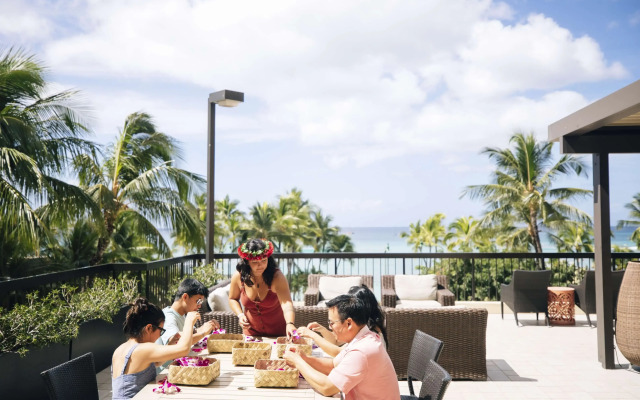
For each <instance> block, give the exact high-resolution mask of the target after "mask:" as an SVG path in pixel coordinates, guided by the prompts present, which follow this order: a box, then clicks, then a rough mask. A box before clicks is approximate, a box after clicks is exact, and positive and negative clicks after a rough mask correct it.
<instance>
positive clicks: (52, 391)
mask: <svg viewBox="0 0 640 400" xmlns="http://www.w3.org/2000/svg"><path fill="white" fill-rule="evenodd" d="M40 375H41V376H42V378H43V379H44V381H45V385H46V387H47V393H48V394H49V398H50V399H51V400H74V399H87V400H98V398H99V395H98V381H97V379H96V367H95V364H94V361H93V353H87V354H85V355H82V356H80V357H78V358H74V359H73V360H70V361H67V362H65V363H62V364H60V365H58V366H56V367H53V368H51V369H48V370H46V371H44V372H42V373H40Z"/></svg>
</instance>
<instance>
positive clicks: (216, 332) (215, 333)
mask: <svg viewBox="0 0 640 400" xmlns="http://www.w3.org/2000/svg"><path fill="white" fill-rule="evenodd" d="M223 333H227V331H226V330H224V329H216V330H215V331H213V332H211V334H212V335H218V334H223Z"/></svg>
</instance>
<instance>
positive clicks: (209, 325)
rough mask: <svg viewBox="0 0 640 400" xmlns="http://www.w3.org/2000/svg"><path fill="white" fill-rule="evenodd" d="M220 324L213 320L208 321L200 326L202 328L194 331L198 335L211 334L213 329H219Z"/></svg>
mask: <svg viewBox="0 0 640 400" xmlns="http://www.w3.org/2000/svg"><path fill="white" fill-rule="evenodd" d="M219 328H220V324H219V323H218V321H216V320H215V319H212V320H209V321H207V322H205V323H204V324H202V326H201V327H200V328H199V329H198V330H197V331H196V333H197V334H199V335H207V334H209V333H211V332H213V331H214V330H215V329H219Z"/></svg>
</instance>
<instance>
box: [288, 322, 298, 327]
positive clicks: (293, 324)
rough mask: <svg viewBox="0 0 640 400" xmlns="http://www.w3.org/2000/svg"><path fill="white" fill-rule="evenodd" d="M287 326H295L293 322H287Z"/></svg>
mask: <svg viewBox="0 0 640 400" xmlns="http://www.w3.org/2000/svg"><path fill="white" fill-rule="evenodd" d="M289 324H291V325H293V326H296V324H294V323H293V322H287V325H289Z"/></svg>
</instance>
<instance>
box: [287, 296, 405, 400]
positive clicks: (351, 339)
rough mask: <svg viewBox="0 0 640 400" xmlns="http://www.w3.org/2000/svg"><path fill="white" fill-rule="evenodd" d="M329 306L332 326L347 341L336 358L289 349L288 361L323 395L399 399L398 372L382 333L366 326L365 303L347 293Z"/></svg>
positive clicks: (347, 398) (364, 399)
mask: <svg viewBox="0 0 640 400" xmlns="http://www.w3.org/2000/svg"><path fill="white" fill-rule="evenodd" d="M327 307H328V308H329V329H331V330H332V331H333V334H334V335H335V337H336V339H338V340H339V341H341V342H345V343H347V344H346V345H345V346H344V348H343V349H342V351H341V352H340V353H339V354H338V355H337V356H336V358H334V359H330V358H317V357H312V356H307V355H305V354H302V353H297V352H295V351H287V352H285V354H284V358H285V360H287V363H288V364H289V365H291V366H295V367H296V368H297V369H298V370H299V371H300V373H301V374H302V376H304V378H305V379H306V380H307V382H309V384H310V385H311V386H312V387H313V388H314V389H315V390H317V391H318V392H319V393H320V394H322V395H323V396H333V395H334V394H336V393H338V392H340V391H342V393H344V394H345V400H358V399H361V400H377V399H379V400H395V399H399V398H400V389H399V386H398V380H397V379H396V371H395V369H394V368H393V364H392V363H391V359H390V358H389V355H388V354H387V351H386V349H385V347H384V343H383V341H382V340H381V339H380V336H379V335H378V334H377V333H375V332H372V331H371V330H369V328H368V327H367V319H368V317H369V316H368V315H367V314H368V311H367V307H366V305H365V304H364V303H363V302H362V301H361V300H359V299H358V298H356V297H355V296H352V295H348V294H345V295H341V296H338V297H335V298H333V299H331V300H329V301H328V302H327Z"/></svg>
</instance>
